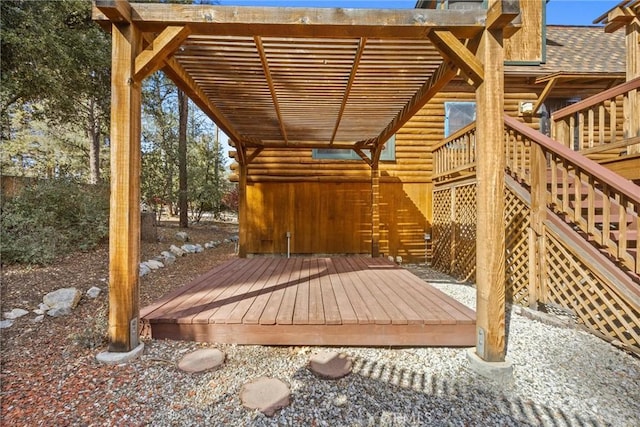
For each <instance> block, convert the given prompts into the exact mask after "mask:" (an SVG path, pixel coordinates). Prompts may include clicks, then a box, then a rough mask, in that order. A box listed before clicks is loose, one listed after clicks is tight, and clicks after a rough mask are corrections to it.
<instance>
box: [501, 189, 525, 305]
mask: <svg viewBox="0 0 640 427" xmlns="http://www.w3.org/2000/svg"><path fill="white" fill-rule="evenodd" d="M530 211H531V210H530V209H529V206H528V205H527V204H526V203H525V202H524V201H523V200H522V199H520V198H519V197H518V196H517V195H516V194H515V193H514V192H513V191H511V190H510V189H509V187H507V188H506V189H505V212H504V217H505V234H506V236H505V238H506V241H505V247H506V252H507V253H506V256H505V259H506V265H505V272H506V277H505V286H506V289H505V292H506V297H507V301H511V302H514V303H516V304H520V305H524V306H528V305H529V225H530V218H531V215H530Z"/></svg>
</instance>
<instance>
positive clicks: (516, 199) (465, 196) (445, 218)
mask: <svg viewBox="0 0 640 427" xmlns="http://www.w3.org/2000/svg"><path fill="white" fill-rule="evenodd" d="M505 197H506V199H505V227H506V236H505V238H506V257H505V258H506V265H505V269H506V277H505V292H506V298H507V301H508V302H512V303H516V304H520V305H523V306H529V305H530V304H531V303H532V302H533V303H536V302H543V303H545V304H549V305H552V306H557V307H562V309H563V310H568V311H570V312H572V313H574V315H575V318H576V319H577V321H578V322H579V323H580V324H582V325H584V327H585V328H587V329H588V330H590V331H592V332H593V333H595V334H596V335H599V336H601V337H603V338H605V339H608V340H610V341H619V342H620V343H622V345H623V346H625V347H627V348H629V349H631V350H632V351H635V352H637V353H640V326H639V325H640V307H639V306H638V305H637V304H635V303H634V302H633V301H631V300H629V299H628V298H625V296H624V295H622V294H621V293H620V292H619V291H617V290H616V289H614V288H613V287H612V286H610V285H609V282H608V281H607V279H606V278H604V277H601V275H600V274H599V273H598V272H597V271H593V270H592V269H590V268H589V267H588V265H587V264H585V263H584V262H582V261H580V259H581V255H580V254H579V253H576V252H575V251H574V250H573V249H572V248H571V245H570V244H567V243H565V242H563V239H561V238H560V237H558V236H557V235H555V234H553V232H552V231H550V230H549V229H548V228H546V227H545V236H544V239H545V245H544V248H545V250H544V260H543V261H541V262H542V263H543V264H544V265H540V264H539V263H538V257H537V256H533V257H531V256H530V250H532V249H531V248H532V245H533V244H534V242H533V241H532V237H530V236H532V232H531V228H530V225H531V224H530V208H529V204H528V202H527V201H525V200H523V199H522V198H521V196H519V195H518V194H517V193H516V192H514V191H512V190H511V189H509V187H507V188H506V189H505ZM433 201H434V204H433V237H434V241H433V248H434V250H433V262H432V265H433V266H434V268H436V269H438V270H440V271H443V272H446V273H448V274H450V275H452V276H453V277H455V278H456V279H458V280H470V281H473V280H475V263H476V246H475V245H476V242H475V238H476V219H477V218H476V214H475V213H476V186H475V183H469V182H466V183H461V184H459V185H454V186H449V187H442V188H436V189H434V192H433ZM530 260H533V262H534V263H535V264H534V265H533V266H532V267H530ZM530 269H533V271H530ZM530 274H535V275H540V276H542V277H541V279H542V283H543V285H542V289H536V290H535V292H531V289H530V286H535V280H533V281H530ZM530 295H537V298H536V299H537V300H538V301H530ZM534 305H535V304H534Z"/></svg>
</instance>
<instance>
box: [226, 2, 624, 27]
mask: <svg viewBox="0 0 640 427" xmlns="http://www.w3.org/2000/svg"><path fill="white" fill-rule="evenodd" d="M522 1H543V0H522ZM618 3H620V0H551V1H550V2H549V3H548V4H547V23H548V24H556V25H558V24H564V25H592V22H593V20H594V19H596V18H597V17H599V16H600V15H602V14H603V13H605V12H606V11H607V10H609V9H611V8H612V7H614V6H615V5H617V4H618ZM220 4H221V5H223V6H280V7H282V6H294V7H342V8H376V9H377V8H380V9H383V8H394V9H409V8H413V7H415V5H416V0H395V1H394V0H220Z"/></svg>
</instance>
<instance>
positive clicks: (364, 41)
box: [329, 38, 367, 146]
mask: <svg viewBox="0 0 640 427" xmlns="http://www.w3.org/2000/svg"><path fill="white" fill-rule="evenodd" d="M366 44H367V39H365V38H361V39H360V42H359V43H358V50H357V51H356V57H355V58H354V60H353V65H352V66H351V73H349V81H348V82H347V87H346V88H345V89H344V96H343V97H342V103H341V104H340V111H339V112H338V118H337V119H336V125H335V127H334V128H333V134H332V135H331V141H330V142H329V145H330V146H333V142H334V141H335V139H336V134H337V133H338V128H339V127H340V122H341V121H342V115H343V114H344V110H345V108H346V107H347V101H348V100H349V94H350V93H351V88H352V87H353V82H354V81H355V79H356V74H357V73H358V67H359V66H360V59H362V54H363V53H364V47H365V46H366Z"/></svg>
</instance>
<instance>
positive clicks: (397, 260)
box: [396, 255, 402, 264]
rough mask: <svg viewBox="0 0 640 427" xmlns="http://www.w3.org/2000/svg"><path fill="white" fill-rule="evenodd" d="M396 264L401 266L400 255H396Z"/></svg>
mask: <svg viewBox="0 0 640 427" xmlns="http://www.w3.org/2000/svg"><path fill="white" fill-rule="evenodd" d="M396 262H397V263H398V264H402V257H401V256H400V255H398V256H397V257H396Z"/></svg>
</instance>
